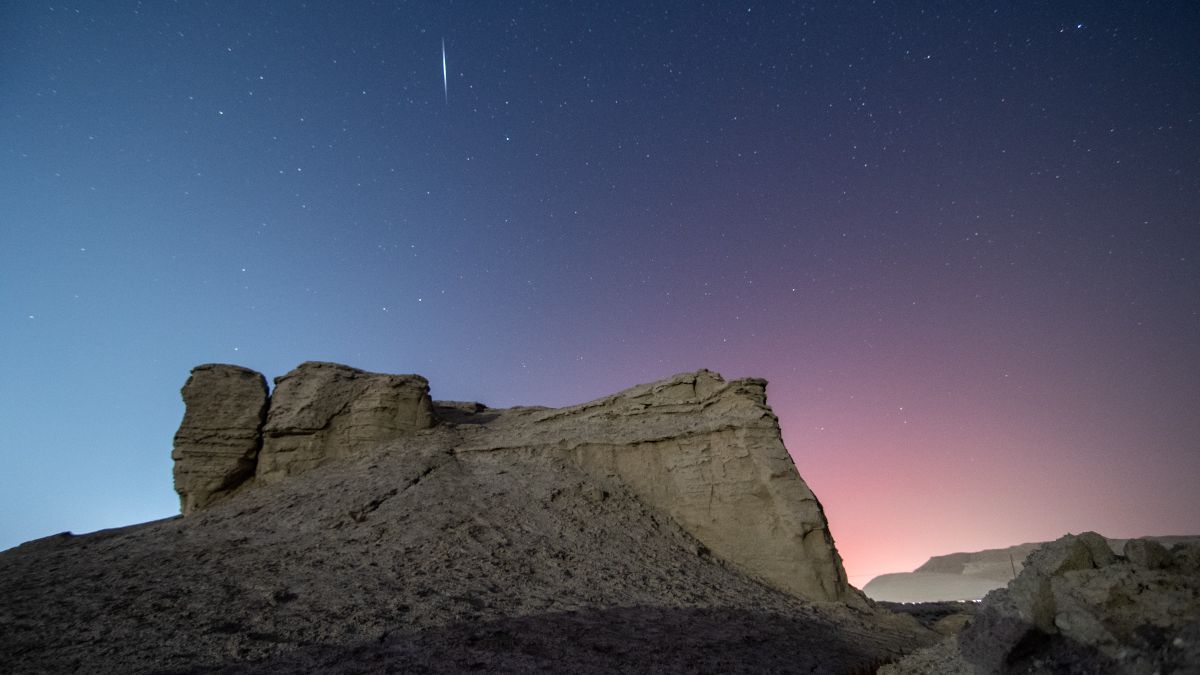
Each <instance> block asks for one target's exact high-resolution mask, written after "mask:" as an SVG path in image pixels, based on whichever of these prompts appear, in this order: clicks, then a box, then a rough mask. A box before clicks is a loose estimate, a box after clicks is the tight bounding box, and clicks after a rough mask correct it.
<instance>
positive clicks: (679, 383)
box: [173, 362, 862, 605]
mask: <svg viewBox="0 0 1200 675" xmlns="http://www.w3.org/2000/svg"><path fill="white" fill-rule="evenodd" d="M246 372H247V371H244V369H240V368H237V367H235V366H216V365H208V366H201V367H199V368H197V369H196V370H195V371H194V373H193V377H192V379H191V380H189V383H188V385H187V386H186V387H185V389H184V399H185V402H186V403H187V404H188V413H187V416H186V417H185V420H184V421H185V424H184V427H183V428H181V430H180V436H179V437H178V438H182V439H184V441H185V442H183V443H181V442H180V441H179V440H178V439H177V446H176V450H175V453H174V454H173V456H174V457H175V458H176V490H177V491H178V492H179V493H180V496H181V500H182V502H183V512H184V513H185V514H188V513H191V512H193V511H194V510H196V509H202V508H205V507H206V506H208V505H209V504H212V503H214V502H216V501H220V500H221V499H222V498H223V496H225V495H229V494H232V493H233V492H236V491H237V490H238V489H246V488H252V487H253V486H254V485H256V484H273V483H279V482H281V481H284V480H285V479H287V478H288V477H289V476H294V475H298V474H301V473H304V472H306V471H309V470H311V469H313V468H315V467H318V466H320V465H322V464H325V463H327V462H330V461H334V460H337V459H340V458H346V457H355V456H363V455H369V454H370V453H372V452H374V451H377V450H378V449H379V448H381V447H383V446H385V445H386V444H387V443H389V442H392V441H395V440H397V439H404V438H413V437H419V436H420V434H421V433H422V431H423V430H428V429H430V428H431V427H433V426H434V425H435V424H438V425H440V426H441V428H443V430H448V431H450V432H451V433H452V438H451V439H450V440H449V446H450V447H449V449H448V452H450V453H451V454H453V455H468V454H472V455H478V454H488V455H490V456H491V460H490V461H496V462H503V461H505V458H511V457H518V456H524V455H529V454H539V455H546V456H553V457H559V458H563V459H565V460H568V461H569V462H571V463H572V464H573V465H574V466H575V467H577V468H578V469H579V470H581V471H583V472H585V473H586V474H587V475H589V476H591V477H593V478H595V479H596V481H597V482H598V484H599V485H619V486H621V487H623V488H626V489H628V490H630V491H631V492H632V493H633V494H635V495H637V497H639V498H640V499H641V500H642V501H643V502H644V503H646V504H647V505H649V506H650V507H652V508H654V509H655V510H657V511H658V512H661V513H662V514H663V515H666V516H668V517H670V518H671V519H673V520H674V521H675V522H676V523H678V524H679V526H681V527H682V528H683V529H684V530H686V531H687V532H688V533H689V534H691V535H692V536H693V537H695V539H696V540H697V542H698V545H699V547H700V548H701V549H702V550H703V552H705V553H706V554H711V555H713V556H715V557H716V558H718V559H720V560H723V561H725V562H727V563H730V564H732V565H734V566H735V567H737V568H738V569H740V570H742V571H744V572H746V573H748V574H750V575H752V576H754V577H756V578H758V579H760V580H762V581H765V582H766V583H768V584H770V585H772V586H774V587H775V588H778V589H780V590H782V591H785V592H787V593H790V594H793V595H796V596H799V597H802V598H806V599H810V600H819V601H843V602H851V603H855V604H860V605H861V604H862V598H861V596H860V595H859V594H858V592H857V591H855V590H854V589H852V588H851V587H850V586H849V584H848V583H847V581H846V576H845V572H844V570H843V568H842V562H841V559H840V557H839V556H838V553H837V550H836V548H835V547H834V544H833V539H832V537H831V536H830V533H829V528H828V524H827V522H826V520H825V516H824V513H823V512H822V510H821V505H820V503H819V502H818V501H817V499H816V497H815V496H814V495H813V493H812V491H811V490H809V488H808V486H807V485H806V484H805V483H804V480H803V479H802V478H801V477H800V475H799V474H798V473H797V472H796V468H795V466H794V464H793V463H792V460H791V457H790V456H789V455H788V453H787V449H786V448H785V447H784V445H783V441H782V439H781V436H780V431H779V423H778V419H777V418H776V417H775V415H774V413H772V411H771V409H770V408H769V407H768V406H767V404H766V382H765V381H763V380H756V379H744V380H737V381H733V382H726V381H725V380H723V379H722V378H721V377H720V376H719V375H717V374H715V373H712V372H709V371H706V370H701V371H698V372H695V373H686V374H681V375H677V376H675V377H673V378H670V379H667V380H663V381H661V382H655V383H652V384H645V385H640V386H637V387H633V388H631V389H627V390H625V391H622V392H620V393H617V394H614V395H612V396H609V397H606V398H602V399H598V400H596V401H592V402H590V403H585V404H582V405H578V406H572V407H568V408H561V409H547V408H512V409H507V410H493V409H488V408H486V406H482V405H479V404H437V403H435V402H433V401H432V400H431V399H430V397H429V384H428V382H427V381H426V380H425V379H424V378H422V377H420V376H417V375H383V374H376V373H366V372H363V371H360V370H356V369H353V368H349V367H347V366H341V365H337V364H329V363H315V362H309V363H305V364H302V365H301V366H300V367H298V368H297V369H295V370H294V371H292V372H291V373H288V374H287V375H285V376H283V377H281V378H278V379H277V380H276V388H275V392H274V394H273V395H272V396H271V398H270V404H269V409H268V412H267V415H266V419H265V423H264V424H262V425H261V427H260V428H259V429H257V430H255V431H253V432H251V431H249V430H248V429H247V426H246V423H247V421H248V420H250V418H251V416H250V415H249V414H248V413H247V412H246V411H248V410H249V409H250V407H252V406H250V405H249V403H246V404H245V405H240V404H239V405H236V406H235V405H232V403H230V404H229V405H213V404H212V403H211V402H212V401H242V400H243V399H246V400H247V401H249V399H248V398H247V394H245V393H244V392H243V389H244V388H245V385H244V380H245V379H246V377H247V376H246V375H245V373H246ZM218 373H219V374H221V376H220V377H217V376H213V374H218ZM227 388H228V392H227V393H226V389H227ZM227 418H228V419H227ZM259 419H261V417H260V418H259ZM184 428H187V429H192V428H205V429H209V428H213V429H216V428H236V429H238V434H239V435H238V436H237V438H238V439H241V440H244V441H245V443H244V446H245V447H244V448H243V446H238V449H239V450H245V449H248V448H250V447H251V446H257V445H261V451H260V452H259V453H258V455H257V458H254V457H250V458H249V459H247V458H246V455H247V454H248V450H247V451H246V452H243V454H240V455H238V456H237V457H238V459H237V462H238V463H237V465H236V467H235V468H236V470H233V469H229V468H227V465H229V464H230V461H231V460H230V459H229V456H230V452H228V451H226V449H225V447H226V446H225V440H224V438H223V437H215V436H214V437H212V440H213V443H214V444H215V445H214V447H212V448H209V447H207V446H206V445H205V444H204V439H205V438H209V437H206V436H200V435H196V434H193V433H190V432H189V433H187V434H185V433H184ZM248 466H251V468H250V469H248V468H247V467H248ZM216 474H220V475H221V476H223V478H222V479H221V480H220V481H217V480H213V479H210V478H209V476H212V475H216ZM238 481H241V483H240V484H239V482H238Z"/></svg>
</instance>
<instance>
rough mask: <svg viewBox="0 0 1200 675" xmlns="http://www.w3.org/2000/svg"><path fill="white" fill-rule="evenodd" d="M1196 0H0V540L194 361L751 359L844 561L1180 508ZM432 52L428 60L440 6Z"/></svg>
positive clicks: (493, 397)
mask: <svg viewBox="0 0 1200 675" xmlns="http://www.w3.org/2000/svg"><path fill="white" fill-rule="evenodd" d="M1198 34H1200V3H1196V2H1192V1H1190V0H1187V1H1183V2H1152V3H1136V2H1120V3H1114V2H1107V3H1106V2H1094V1H1089V2H1037V3H1031V2H1017V3H1012V2H1006V3H986V4H985V3H964V2H938V3H934V2H928V3H919V2H894V3H893V2H878V3H875V2H857V3H851V2H845V3H843V2H838V3H834V2H819V3H787V2H770V3H757V2H747V3H711V2H710V3H699V2H660V1H658V0H639V1H638V2H627V3H621V2H577V3H569V2H546V3H525V2H436V3H435V2H421V3H404V2H389V3H366V2H361V3H340V2H337V3H335V2H328V3H325V2H308V3H304V4H302V3H297V2H232V1H231V2H179V3H169V2H165V1H163V2H158V1H155V2H146V3H134V2H123V1H120V0H105V1H104V2H95V3H84V4H78V3H70V4H61V3H59V2H56V1H53V0H52V1H51V2H49V3H34V2H8V3H4V4H3V5H0V317H2V318H0V346H2V349H0V366H2V371H0V372H3V377H0V547H8V546H12V545H15V544H17V543H19V542H21V541H24V540H27V539H31V538H34V537H39V536H44V535H48V534H52V533H54V532H58V531H62V530H72V531H75V532H84V531H89V530H93V529H97V528H102V527H112V526H118V525H124V524H129V523H133V522H141V521H145V520H150V519H155V518H162V517H166V516H169V515H172V514H173V513H176V512H177V511H178V502H177V498H176V495H175V493H174V491H173V490H172V486H171V460H170V450H171V438H172V435H173V433H174V431H175V429H176V427H177V426H178V424H179V421H180V419H181V418H182V415H183V404H182V402H181V400H180V397H179V388H180V387H181V386H182V385H183V383H184V381H185V380H186V379H187V376H188V371H189V370H190V369H191V367H192V366H194V365H197V364H200V363H207V362H227V363H238V364H242V365H246V366H249V367H251V368H254V369H256V370H260V371H262V372H264V373H265V374H266V375H267V376H268V378H271V377H276V376H279V375H282V374H283V373H285V372H287V371H288V370H290V369H291V368H293V367H295V366H296V365H298V364H299V363H300V362H302V361H305V360H327V361H338V362H342V363H347V364H350V365H353V366H356V367H360V368H364V369H368V370H376V371H383V372H401V373H403V372H416V373H420V374H422V375H425V376H426V377H428V378H429V379H430V381H431V384H432V388H433V395H434V397H435V398H446V399H468V400H480V401H483V402H485V403H487V404H489V405H493V406H508V405H515V404H542V405H554V406H558V405H566V404H573V403H579V402H582V401H585V400H588V399H591V398H595V397H598V396H602V395H606V394H608V393H612V392H615V391H617V390H619V389H623V388H625V387H628V386H632V385H634V384H637V383H641V382H646V381H651V380H655V379H659V378H663V377H667V376H669V375H672V374H674V373H676V372H681V371H688V370H695V369H698V368H709V369H712V370H717V371H719V372H721V373H722V374H724V375H725V376H726V377H727V378H732V377H743V376H759V377H764V378H767V379H768V380H769V381H770V386H769V387H768V395H769V402H770V404H771V405H772V406H773V408H774V410H775V412H776V413H777V414H778V415H779V418H780V422H781V425H782V427H783V433H784V439H785V441H786V443H787V445H788V448H789V449H790V451H791V453H792V455H793V457H794V458H795V460H796V464H797V466H798V468H799V470H800V472H801V474H802V475H803V476H804V478H805V479H806V480H807V481H808V483H809V485H810V486H811V487H812V488H813V490H814V491H815V492H816V493H817V495H818V496H819V497H820V498H821V500H822V502H823V503H824V505H825V509H826V513H827V515H828V517H829V519H830V523H831V528H832V531H833V534H834V537H835V538H836V540H837V543H838V545H839V548H840V550H841V552H842V555H843V557H844V558H845V561H846V566H847V568H848V572H849V574H850V576H851V581H852V582H854V583H856V584H859V585H861V584H863V583H865V582H866V581H867V580H868V579H870V578H871V577H872V576H873V575H875V574H878V573H883V572H891V571H903V570H907V569H912V568H913V567H915V566H916V565H918V564H920V563H921V562H923V561H924V560H925V558H927V557H928V556H930V555H933V554H938V553H946V552H950V551H959V550H973V549H979V548H985V547H993V546H1005V545H1010V544H1015V543H1018V542H1023V541H1034V540H1044V539H1050V538H1054V537H1057V536H1059V535H1061V534H1063V533H1065V532H1067V531H1075V532H1078V531H1080V530H1086V529H1095V530H1098V531H1100V532H1102V533H1104V534H1107V535H1109V536H1131V535H1145V534H1172V533H1180V534H1182V533H1188V534H1197V533H1200V489H1197V487H1196V483H1197V479H1198V478H1200V264H1198V262H1200V39H1198V38H1197V35H1198ZM443 42H444V45H445V54H446V64H447V71H446V78H445V80H443V71H442V45H443Z"/></svg>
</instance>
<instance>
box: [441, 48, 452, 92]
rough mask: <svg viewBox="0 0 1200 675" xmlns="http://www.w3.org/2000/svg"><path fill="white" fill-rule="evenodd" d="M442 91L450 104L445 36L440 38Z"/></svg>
mask: <svg viewBox="0 0 1200 675" xmlns="http://www.w3.org/2000/svg"><path fill="white" fill-rule="evenodd" d="M442 93H443V94H445V95H446V104H447V105H449V104H450V81H449V79H447V77H446V38H442Z"/></svg>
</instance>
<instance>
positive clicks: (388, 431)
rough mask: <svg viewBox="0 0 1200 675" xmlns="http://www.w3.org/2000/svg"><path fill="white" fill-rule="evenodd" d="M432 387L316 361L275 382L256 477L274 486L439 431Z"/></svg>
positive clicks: (407, 378)
mask: <svg viewBox="0 0 1200 675" xmlns="http://www.w3.org/2000/svg"><path fill="white" fill-rule="evenodd" d="M434 421H435V420H434V417H433V402H432V401H431V400H430V398H429V382H428V381H427V380H426V379H425V378H423V377H421V376H420V375H385V374H381V373H368V372H365V371H362V370H358V369H357V368H350V367H349V366H343V365H340V364H336V363H320V362H315V361H309V362H307V363H303V364H301V365H300V367H298V368H296V369H295V370H293V371H292V372H290V373H288V374H287V375H284V376H283V377H279V378H276V379H275V392H274V394H273V395H272V396H271V409H270V412H269V413H268V415H267V422H266V425H265V426H264V428H263V436H264V438H263V447H262V454H261V455H260V456H259V459H258V469H257V471H256V473H255V477H256V478H257V479H258V480H261V481H266V482H273V481H278V480H282V479H283V478H285V477H287V476H289V475H293V474H296V473H300V472H303V471H307V470H309V469H312V468H313V467H316V466H319V465H321V464H323V463H324V462H326V461H328V460H330V459H334V458H337V457H346V456H349V455H352V454H355V453H358V452H361V451H363V450H365V449H368V448H371V447H373V446H376V445H378V444H379V443H381V442H384V441H387V440H390V439H394V438H397V437H399V436H403V435H407V434H411V433H413V432H415V431H418V430H421V429H428V428H429V427H431V426H433V425H434Z"/></svg>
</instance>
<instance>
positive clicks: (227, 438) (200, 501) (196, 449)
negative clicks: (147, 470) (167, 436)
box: [171, 364, 267, 514]
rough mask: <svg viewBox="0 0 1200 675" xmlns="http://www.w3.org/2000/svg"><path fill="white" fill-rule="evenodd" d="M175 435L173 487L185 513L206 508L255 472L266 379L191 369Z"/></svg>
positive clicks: (216, 367) (221, 369)
mask: <svg viewBox="0 0 1200 675" xmlns="http://www.w3.org/2000/svg"><path fill="white" fill-rule="evenodd" d="M182 393H183V402H184V405H185V406H186V412H185V413H184V416H183V422H182V423H181V424H180V425H179V431H178V432H176V434H175V449H174V450H173V451H172V452H171V458H172V459H174V460H175V469H174V474H175V491H176V492H178V493H179V507H180V510H181V511H182V512H183V513H184V514H188V513H192V512H193V511H195V510H197V509H203V508H205V507H207V506H209V505H210V504H211V503H212V502H213V501H214V500H216V499H218V498H220V497H221V496H223V495H225V494H228V493H229V492H230V491H232V490H234V489H236V488H237V487H238V486H240V485H241V484H242V483H244V482H245V481H246V480H247V479H249V478H250V477H251V476H253V475H254V470H255V465H256V463H257V461H258V451H259V447H260V446H261V430H262V425H263V420H264V418H265V416H266V413H267V380H266V378H264V377H263V376H262V375H260V374H259V373H256V372H254V371H253V370H250V369H248V368H242V367H240V366H229V365H220V364H208V365H203V366H197V367H196V368H194V369H192V374H191V377H189V378H188V381H187V384H185V385H183V391H182Z"/></svg>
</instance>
